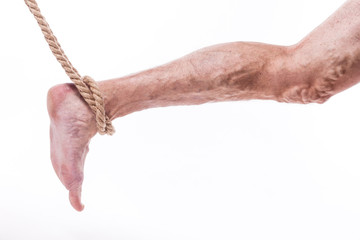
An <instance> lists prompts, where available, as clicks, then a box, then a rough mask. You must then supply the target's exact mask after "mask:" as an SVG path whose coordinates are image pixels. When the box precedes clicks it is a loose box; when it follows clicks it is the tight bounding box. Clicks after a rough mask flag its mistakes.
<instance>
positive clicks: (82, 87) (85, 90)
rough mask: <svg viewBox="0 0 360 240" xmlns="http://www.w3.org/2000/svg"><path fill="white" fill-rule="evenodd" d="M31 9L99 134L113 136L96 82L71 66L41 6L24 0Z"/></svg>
mask: <svg viewBox="0 0 360 240" xmlns="http://www.w3.org/2000/svg"><path fill="white" fill-rule="evenodd" d="M24 1H25V3H26V5H27V6H28V7H29V10H30V12H31V13H32V14H33V15H34V17H35V19H36V21H37V22H38V24H39V27H40V28H41V31H42V33H43V34H44V37H45V40H46V42H47V43H48V44H49V47H50V50H51V51H52V53H53V54H54V56H55V57H56V59H57V61H58V62H59V63H60V64H61V66H62V68H63V69H64V70H65V72H66V74H67V75H68V76H69V78H70V79H71V81H72V82H73V83H74V84H75V86H76V88H77V89H78V91H79V93H80V95H81V96H82V97H83V99H84V100H85V101H86V103H87V104H88V105H89V107H90V109H91V110H92V112H93V113H94V115H95V119H96V123H97V128H98V132H99V133H100V134H101V135H103V134H109V135H112V134H113V133H114V132H115V130H114V128H113V126H112V124H111V121H110V119H109V117H108V116H107V115H106V113H105V105H104V98H103V96H102V93H101V91H100V90H99V87H98V86H97V84H96V82H95V81H94V80H93V79H92V78H91V77H89V76H83V77H82V76H81V75H80V74H79V73H78V71H77V70H76V69H75V68H74V66H73V65H72V64H71V62H70V61H69V59H68V58H67V56H66V55H65V53H64V51H63V49H62V48H61V46H60V44H59V42H58V40H57V38H56V37H55V35H54V33H53V32H52V31H51V29H50V26H49V24H48V23H47V22H46V20H45V17H44V16H43V15H42V14H41V12H40V9H39V6H38V5H37V3H36V1H35V0H24Z"/></svg>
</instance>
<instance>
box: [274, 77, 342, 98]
mask: <svg viewBox="0 0 360 240" xmlns="http://www.w3.org/2000/svg"><path fill="white" fill-rule="evenodd" d="M334 89H335V82H334V81H333V80H332V79H327V78H318V79H315V80H313V81H310V82H308V83H303V84H295V85H294V86H291V87H288V88H286V89H284V91H282V92H281V94H280V96H279V98H278V101H279V102H286V103H299V104H309V103H318V104H323V103H325V102H326V101H327V100H329V99H330V98H331V97H332V96H333V95H335V92H334Z"/></svg>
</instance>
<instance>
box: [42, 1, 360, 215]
mask: <svg viewBox="0 0 360 240" xmlns="http://www.w3.org/2000/svg"><path fill="white" fill-rule="evenodd" d="M358 12H360V1H359V0H350V1H347V2H346V3H345V4H344V6H343V7H342V8H340V9H339V10H338V11H337V12H336V13H335V14H334V15H333V16H331V17H330V18H329V19H328V20H327V21H326V22H325V23H324V24H322V25H321V26H319V27H318V28H317V29H315V30H314V31H313V32H312V33H310V34H309V35H308V36H307V37H306V38H305V39H303V40H302V41H301V42H300V43H299V44H296V45H294V46H291V47H281V46H273V45H266V44H260V43H242V42H238V43H228V44H222V45H217V46H213V47H209V48H204V49H201V50H199V51H197V52H195V53H192V54H190V55H187V56H185V57H183V58H181V59H179V60H176V61H174V62H171V63H168V64H166V65H163V66H160V67H157V68H154V69H151V70H147V71H144V72H140V73H137V74H134V75H131V76H128V77H124V78H119V79H113V80H107V81H102V82H99V87H100V89H101V90H102V92H103V93H104V95H105V105H106V111H107V113H108V115H109V117H110V118H111V119H115V118H118V117H122V116H125V115H127V114H130V113H132V112H135V111H141V110H144V109H147V108H154V107H165V106H174V105H194V104H203V103H207V102H219V101H236V100H249V99H269V100H275V101H279V102H293V103H324V102H325V101H326V100H328V99H329V98H330V97H331V96H333V95H334V94H336V93H338V92H341V91H343V90H344V89H346V88H349V87H351V86H352V85H354V84H356V83H358V82H359V81H360V45H359V42H360V41H359V39H360V18H359V16H358ZM48 111H49V115H50V120H51V125H50V134H51V136H50V137H51V160H52V163H53V166H54V169H55V172H56V173H57V175H58V177H59V179H60V180H61V182H62V183H63V184H64V186H65V187H66V188H67V189H68V190H69V197H70V202H71V204H72V206H73V207H74V208H75V209H76V210H78V211H81V210H82V209H83V205H82V203H81V185H82V181H83V168H84V161H85V157H86V154H87V152H88V149H89V142H90V140H91V138H92V137H93V136H94V135H95V134H96V125H95V120H94V116H93V115H92V112H91V111H90V109H89V108H88V106H87V105H86V103H84V101H83V100H82V99H81V97H80V96H79V94H78V93H77V90H76V89H75V88H74V86H73V85H71V84H64V85H58V86H55V87H53V88H51V89H50V90H49V93H48Z"/></svg>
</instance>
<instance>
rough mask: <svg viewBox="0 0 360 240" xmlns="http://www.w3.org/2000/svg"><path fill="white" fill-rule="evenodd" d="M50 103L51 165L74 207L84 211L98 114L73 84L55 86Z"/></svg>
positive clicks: (49, 95)
mask: <svg viewBox="0 0 360 240" xmlns="http://www.w3.org/2000/svg"><path fill="white" fill-rule="evenodd" d="M47 104H48V112H49V116H50V149H51V162H52V164H53V167H54V169H55V172H56V174H57V176H58V177H59V179H60V181H61V182H62V183H63V184H64V186H65V187H66V189H68V190H69V199H70V203H71V205H72V206H73V207H74V208H75V209H76V210H77V211H82V210H83V209H84V205H83V204H82V203H81V186H82V182H83V178H84V162H85V157H86V155H87V153H88V151H89V143H90V139H91V138H92V137H93V136H94V135H95V134H96V132H97V129H96V122H95V119H94V115H93V113H92V112H91V110H90V108H89V107H88V105H87V104H86V103H85V102H84V101H83V99H82V98H81V96H80V95H79V93H78V91H77V89H76V88H75V86H74V85H73V84H62V85H57V86H55V87H52V88H51V89H50V90H49V92H48V98H47Z"/></svg>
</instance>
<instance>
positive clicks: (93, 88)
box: [78, 76, 115, 135]
mask: <svg viewBox="0 0 360 240" xmlns="http://www.w3.org/2000/svg"><path fill="white" fill-rule="evenodd" d="M81 82H82V83H83V84H84V87H85V88H81V87H79V86H78V89H79V92H80V94H81V96H82V97H83V98H84V100H85V101H86V102H87V103H88V104H89V107H90V108H91V110H92V112H93V113H94V115H95V120H96V124H97V129H98V132H99V133H100V134H101V135H104V134H108V135H113V134H114V132H115V129H114V127H113V126H112V124H111V121H110V119H109V117H108V116H107V115H106V112H105V104H104V98H103V96H102V94H101V91H100V89H99V87H98V85H97V84H96V82H95V81H94V79H92V78H91V77H89V76H83V77H81Z"/></svg>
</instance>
